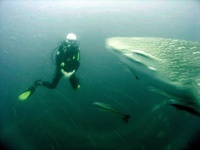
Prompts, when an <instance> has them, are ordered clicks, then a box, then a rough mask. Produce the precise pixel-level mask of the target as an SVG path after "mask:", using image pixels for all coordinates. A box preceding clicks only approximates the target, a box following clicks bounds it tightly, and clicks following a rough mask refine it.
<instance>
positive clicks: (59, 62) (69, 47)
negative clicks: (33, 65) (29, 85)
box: [34, 41, 80, 89]
mask: <svg viewBox="0 0 200 150" xmlns="http://www.w3.org/2000/svg"><path fill="white" fill-rule="evenodd" d="M79 66H80V47H79V44H78V43H77V42H76V41H67V42H66V41H64V42H62V43H61V45H60V46H59V48H58V51H57V54H56V71H55V75H54V78H53V80H52V82H51V83H50V82H46V81H42V80H36V81H35V83H34V87H35V88H36V87H37V86H39V85H43V86H46V87H48V88H51V89H54V88H55V87H56V86H57V84H58V82H59V81H60V78H61V77H62V76H63V73H62V71H64V72H66V73H69V72H73V71H74V73H73V74H72V75H71V76H70V77H69V80H70V83H71V85H72V88H73V89H77V88H78V87H79V86H80V85H79V80H78V78H76V76H75V72H76V71H77V70H78V68H79Z"/></svg>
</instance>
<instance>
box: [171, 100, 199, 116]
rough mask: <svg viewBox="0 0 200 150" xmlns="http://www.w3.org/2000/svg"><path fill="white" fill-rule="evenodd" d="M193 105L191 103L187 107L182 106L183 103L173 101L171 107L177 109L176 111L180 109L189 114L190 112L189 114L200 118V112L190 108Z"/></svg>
mask: <svg viewBox="0 0 200 150" xmlns="http://www.w3.org/2000/svg"><path fill="white" fill-rule="evenodd" d="M191 104H192V103H191ZM191 104H190V103H189V104H187V105H185V104H182V103H181V102H178V101H174V100H171V101H170V102H169V105H171V106H173V107H175V108H176V109H179V110H182V111H187V112H189V113H191V114H193V115H196V116H200V112H199V111H197V110H195V109H194V108H192V107H190V105H191Z"/></svg>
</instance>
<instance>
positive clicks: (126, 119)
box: [122, 115, 131, 123]
mask: <svg viewBox="0 0 200 150" xmlns="http://www.w3.org/2000/svg"><path fill="white" fill-rule="evenodd" d="M130 117H131V116H130V115H124V116H123V118H122V119H123V121H124V122H125V123H128V120H129V118H130Z"/></svg>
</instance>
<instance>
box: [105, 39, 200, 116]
mask: <svg viewBox="0 0 200 150" xmlns="http://www.w3.org/2000/svg"><path fill="white" fill-rule="evenodd" d="M105 46H106V48H107V49H108V50H109V51H110V52H112V53H113V54H115V55H117V56H118V57H119V58H120V60H121V61H122V62H123V63H124V64H125V66H126V67H127V68H128V69H129V70H130V71H131V73H132V74H133V75H134V76H135V78H136V79H139V80H141V81H143V82H146V83H148V85H149V88H148V89H149V90H150V91H151V92H156V93H159V94H162V95H164V96H166V97H167V98H168V99H169V100H172V99H173V101H171V103H170V105H172V106H179V105H181V106H183V107H177V108H181V109H184V108H187V109H185V111H187V110H194V111H195V112H200V43H199V42H193V41H186V40H180V39H167V38H157V37H111V38H107V39H106V40H105ZM172 102H174V104H173V103H172ZM188 108H190V109H188ZM188 112H189V113H190V112H191V111H188Z"/></svg>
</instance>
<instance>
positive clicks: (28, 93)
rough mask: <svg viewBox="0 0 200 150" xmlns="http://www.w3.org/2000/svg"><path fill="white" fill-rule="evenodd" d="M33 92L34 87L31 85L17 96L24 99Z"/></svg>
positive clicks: (21, 99)
mask: <svg viewBox="0 0 200 150" xmlns="http://www.w3.org/2000/svg"><path fill="white" fill-rule="evenodd" d="M34 92H35V87H34V86H32V87H30V88H29V89H28V90H26V91H25V92H23V93H22V94H20V95H19V97H18V99H19V100H20V101H24V100H26V99H27V98H29V97H30V96H31V95H32V94H33V93H34Z"/></svg>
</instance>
